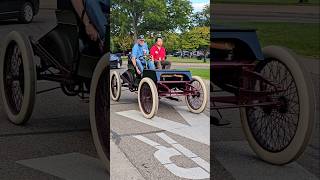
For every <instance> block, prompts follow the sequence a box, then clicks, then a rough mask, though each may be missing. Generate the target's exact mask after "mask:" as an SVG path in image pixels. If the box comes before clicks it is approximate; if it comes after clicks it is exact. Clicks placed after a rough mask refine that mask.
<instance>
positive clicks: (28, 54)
mask: <svg viewBox="0 0 320 180" xmlns="http://www.w3.org/2000/svg"><path fill="white" fill-rule="evenodd" d="M0 56H1V57H0V92H1V96H2V100H3V107H4V110H5V112H6V114H7V116H8V118H9V120H10V121H11V122H12V123H14V124H23V123H25V122H27V121H28V120H29V118H30V116H31V114H32V111H33V107H34V104H35V98H36V68H35V64H34V62H33V59H34V55H33V49H32V46H31V44H30V42H29V40H28V39H27V37H26V36H25V35H23V34H20V33H18V32H15V31H14V32H11V33H10V34H9V35H8V36H7V37H6V38H5V40H4V42H3V48H2V49H1V52H0Z"/></svg>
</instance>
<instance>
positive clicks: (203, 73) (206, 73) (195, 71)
mask: <svg viewBox="0 0 320 180" xmlns="http://www.w3.org/2000/svg"><path fill="white" fill-rule="evenodd" d="M183 70H185V69H183ZM187 70H189V71H190V72H191V74H192V76H200V77H201V78H203V79H207V80H209V79H210V69H209V68H208V69H200V68H189V69H187Z"/></svg>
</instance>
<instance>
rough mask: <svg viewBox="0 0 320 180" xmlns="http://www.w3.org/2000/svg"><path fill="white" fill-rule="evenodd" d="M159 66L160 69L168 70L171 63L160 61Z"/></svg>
mask: <svg viewBox="0 0 320 180" xmlns="http://www.w3.org/2000/svg"><path fill="white" fill-rule="evenodd" d="M161 66H162V69H170V68H171V62H170V61H167V60H165V61H161Z"/></svg>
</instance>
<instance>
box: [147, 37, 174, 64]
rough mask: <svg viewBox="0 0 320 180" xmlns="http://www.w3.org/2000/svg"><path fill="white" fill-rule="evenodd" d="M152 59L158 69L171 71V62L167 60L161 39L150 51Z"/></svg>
mask: <svg viewBox="0 0 320 180" xmlns="http://www.w3.org/2000/svg"><path fill="white" fill-rule="evenodd" d="M150 57H151V59H152V61H153V62H154V63H155V65H156V67H157V69H170V67H171V62H169V61H167V60H166V49H165V48H164V47H163V40H162V38H161V37H157V38H156V43H155V44H154V45H153V46H152V48H151V49H150Z"/></svg>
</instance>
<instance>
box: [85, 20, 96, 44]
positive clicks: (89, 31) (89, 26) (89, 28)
mask: <svg viewBox="0 0 320 180" xmlns="http://www.w3.org/2000/svg"><path fill="white" fill-rule="evenodd" d="M85 27H86V33H87V34H88V36H89V38H90V39H91V40H92V41H97V40H98V32H97V30H96V28H95V27H94V26H93V25H92V24H90V23H88V24H86V25H85Z"/></svg>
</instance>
